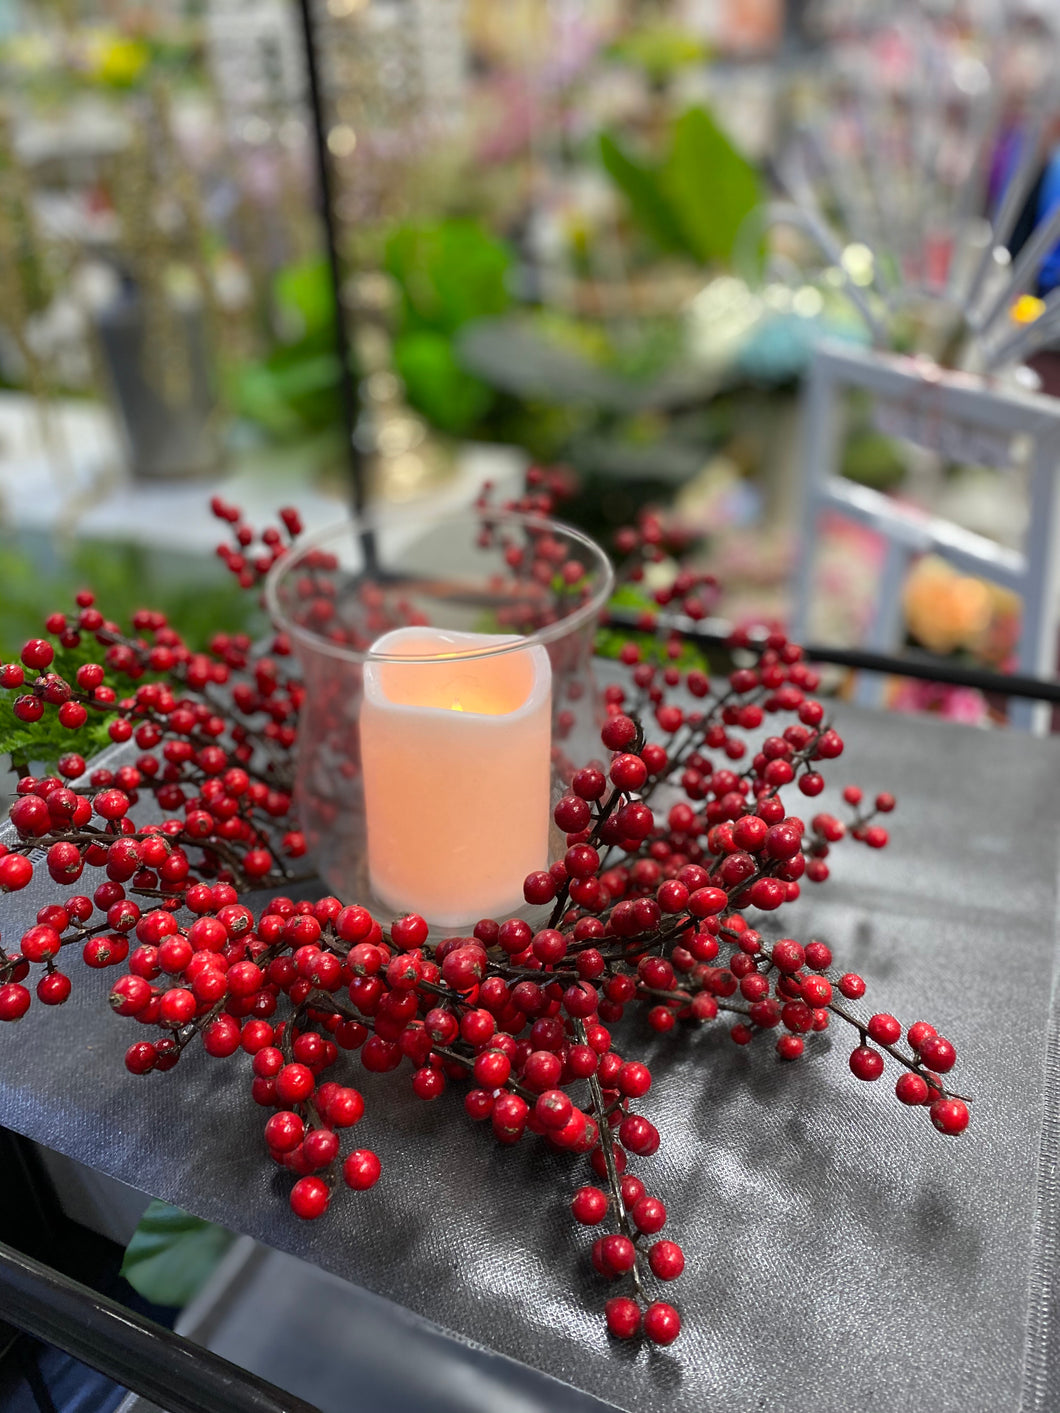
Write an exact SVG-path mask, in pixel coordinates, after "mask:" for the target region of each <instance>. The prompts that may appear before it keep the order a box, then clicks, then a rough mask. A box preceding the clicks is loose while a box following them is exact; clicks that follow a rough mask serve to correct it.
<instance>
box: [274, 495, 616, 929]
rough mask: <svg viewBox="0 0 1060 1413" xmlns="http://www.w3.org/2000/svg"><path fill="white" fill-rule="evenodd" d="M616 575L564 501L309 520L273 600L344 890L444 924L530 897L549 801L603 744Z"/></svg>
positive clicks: (552, 840) (329, 875)
mask: <svg viewBox="0 0 1060 1413" xmlns="http://www.w3.org/2000/svg"><path fill="white" fill-rule="evenodd" d="M613 583H614V575H613V571H612V568H611V564H610V561H609V560H608V558H607V556H606V555H605V554H604V552H603V550H601V549H600V548H599V546H598V545H596V544H594V543H593V541H592V540H590V539H589V538H588V537H587V536H585V535H583V534H581V532H580V531H578V530H575V529H573V528H571V527H570V526H567V525H563V524H561V523H559V522H557V521H554V520H550V519H544V518H540V517H535V516H530V515H522V514H516V513H514V512H508V511H495V510H492V509H478V508H476V509H468V510H465V511H460V512H457V513H454V514H450V515H443V516H430V517H428V516H426V515H423V516H419V517H417V516H416V515H415V514H414V513H409V512H404V513H402V514H400V515H395V516H382V517H379V518H376V519H374V520H365V521H358V522H348V523H345V524H341V525H337V526H334V527H331V528H329V529H327V530H325V531H322V532H320V533H317V534H315V535H310V536H307V537H306V538H305V539H304V540H300V541H299V542H298V543H297V544H296V545H295V546H294V547H293V548H292V550H291V551H290V552H289V553H288V554H287V555H286V556H285V557H284V558H283V559H282V560H281V561H280V562H279V563H277V565H276V566H275V567H274V568H273V570H272V572H271V573H270V575H269V577H268V580H267V582H266V586H265V598H266V604H267V607H268V610H269V613H270V615H271V616H272V618H273V621H274V623H275V624H276V626H277V628H278V629H280V630H281V631H283V632H285V633H286V634H287V635H288V636H289V638H290V641H291V646H292V648H293V650H294V651H295V653H296V654H297V656H298V659H299V662H300V665H301V669H302V678H303V685H304V689H305V700H304V703H303V706H302V710H301V716H300V726H299V738H298V764H297V778H296V787H295V791H296V801H297V807H298V812H299V818H300V821H301V824H302V828H303V829H304V831H305V835H306V840H307V845H308V848H309V852H310V856H311V858H312V860H313V862H314V864H315V865H316V867H317V868H318V870H319V872H320V874H321V876H322V877H323V878H324V880H325V881H326V882H327V884H328V886H329V887H331V888H332V889H333V890H334V891H335V892H336V893H337V894H338V895H339V896H340V897H342V898H343V899H344V900H346V901H355V902H361V903H363V904H364V905H365V906H367V907H374V908H377V909H379V910H380V911H381V913H382V915H383V916H386V915H387V914H388V913H389V914H390V915H391V916H396V915H400V914H401V913H404V912H418V913H420V914H421V915H422V916H424V917H425V918H426V919H427V921H428V923H429V924H430V925H431V927H432V930H434V931H435V932H444V931H448V930H454V929H460V928H461V927H467V926H468V925H470V924H473V923H474V922H476V921H477V920H478V919H480V918H482V917H487V916H488V917H504V916H508V915H511V914H512V913H514V912H517V911H519V909H520V908H521V907H522V905H523V898H522V884H523V879H524V878H525V877H526V875H527V873H530V872H532V871H533V870H535V869H539V868H545V867H547V866H548V862H549V858H550V857H555V856H556V855H557V854H558V853H560V852H562V848H563V844H564V841H563V838H562V836H559V837H554V835H555V831H554V827H553V826H552V825H551V815H552V805H553V804H554V802H555V800H556V799H557V798H558V797H559V795H560V794H561V793H562V792H563V790H564V788H565V785H566V784H567V783H568V782H569V780H570V776H571V773H572V771H573V769H574V768H576V767H577V766H579V765H582V764H584V763H585V761H586V760H588V759H589V758H590V757H593V756H598V755H599V754H600V749H599V736H598V731H599V726H600V722H601V719H602V709H601V704H600V701H599V698H598V693H597V690H596V684H595V681H594V677H593V670H592V658H593V644H594V638H595V631H596V627H597V624H598V621H599V618H600V615H601V612H602V610H603V608H604V606H605V605H606V603H607V600H608V598H609V597H610V594H611V590H612V587H613Z"/></svg>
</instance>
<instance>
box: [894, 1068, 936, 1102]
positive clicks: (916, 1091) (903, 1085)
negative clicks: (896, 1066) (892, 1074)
mask: <svg viewBox="0 0 1060 1413" xmlns="http://www.w3.org/2000/svg"><path fill="white" fill-rule="evenodd" d="M894 1092H895V1094H897V1095H898V1098H899V1099H900V1100H901V1101H902V1103H903V1104H926V1103H927V1100H928V1094H929V1091H928V1085H927V1080H925V1079H924V1078H923V1077H922V1076H921V1075H918V1074H913V1073H912V1072H911V1071H910V1072H909V1073H907V1074H903V1075H900V1076H899V1079H898V1083H897V1084H896V1085H895V1086H894Z"/></svg>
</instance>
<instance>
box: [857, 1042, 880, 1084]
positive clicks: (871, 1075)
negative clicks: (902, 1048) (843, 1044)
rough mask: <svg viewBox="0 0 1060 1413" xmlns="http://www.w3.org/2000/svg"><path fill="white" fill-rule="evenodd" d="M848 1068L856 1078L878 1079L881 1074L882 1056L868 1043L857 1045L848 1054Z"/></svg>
mask: <svg viewBox="0 0 1060 1413" xmlns="http://www.w3.org/2000/svg"><path fill="white" fill-rule="evenodd" d="M850 1068H851V1071H852V1072H853V1073H854V1074H855V1075H856V1076H857V1077H858V1079H879V1077H880V1075H881V1074H883V1056H882V1055H881V1054H880V1052H879V1051H878V1050H873V1049H872V1047H871V1046H869V1045H859V1046H858V1048H857V1049H856V1050H854V1051H853V1052H852V1054H851V1056H850Z"/></svg>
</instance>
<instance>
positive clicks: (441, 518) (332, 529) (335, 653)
mask: <svg viewBox="0 0 1060 1413" xmlns="http://www.w3.org/2000/svg"><path fill="white" fill-rule="evenodd" d="M411 510H412V508H411V507H409V509H408V510H403V511H402V512H401V513H400V514H394V515H379V516H361V517H359V518H355V519H354V518H351V519H347V520H343V521H336V522H335V523H333V524H331V525H325V526H323V527H322V528H321V529H319V530H313V531H311V532H310V533H309V534H306V535H300V536H299V537H298V540H297V541H296V542H295V544H294V545H292V546H291V547H290V548H289V549H288V551H287V553H286V554H284V555H283V557H282V558H281V559H279V560H277V561H276V563H275V564H274V565H273V566H272V568H271V569H270V570H269V572H268V574H267V575H266V577H265V586H264V600H265V610H266V612H267V613H268V615H269V618H270V619H271V620H272V622H273V623H274V624H275V625H276V627H277V628H278V629H280V630H281V631H283V632H284V633H287V634H288V635H289V636H290V637H291V638H292V639H295V640H297V641H298V642H300V643H302V644H303V645H304V646H306V647H308V648H311V649H312V651H313V652H315V653H323V654H324V655H326V656H328V657H334V658H338V659H340V660H341V661H343V662H350V663H360V664H364V663H368V662H372V663H388V662H396V663H404V664H409V663H431V662H435V661H437V654H432V653H425V654H423V655H413V654H404V653H377V652H374V651H373V650H372V649H371V648H367V649H365V650H363V651H362V650H360V649H357V648H351V647H349V646H348V645H346V644H343V643H334V642H331V641H330V640H329V639H328V638H327V637H325V636H324V634H322V633H318V632H315V631H314V630H313V629H311V628H306V627H305V626H304V625H303V624H300V623H296V622H295V621H294V620H293V619H292V618H291V617H290V616H289V615H288V614H287V612H286V611H285V610H284V608H283V607H282V605H281V603H280V597H279V585H280V583H281V582H282V581H283V580H284V579H285V578H286V577H287V575H288V574H290V573H292V572H293V571H294V570H295V569H296V567H297V564H298V562H299V560H300V559H301V558H303V557H304V555H305V554H307V553H309V552H310V551H312V550H314V549H319V548H320V547H321V545H322V544H326V543H327V542H328V541H329V540H331V539H333V538H334V537H336V536H337V535H339V534H340V533H344V534H348V535H350V536H351V537H354V538H355V537H356V536H357V535H359V534H360V533H361V532H362V531H364V530H366V529H385V528H389V527H391V526H395V525H400V524H401V522H402V520H404V519H407V518H408V517H409V515H410V513H411ZM470 514H471V512H470V510H454V511H449V512H446V513H443V514H441V515H438V516H435V517H432V519H431V525H432V527H433V526H437V525H444V524H445V523H446V522H447V521H455V520H466V519H468V518H469V515H470ZM482 519H483V520H488V521H489V522H490V523H491V524H497V523H500V522H503V523H505V524H508V525H516V526H523V527H525V528H528V529H541V530H550V531H554V532H559V533H560V534H563V535H565V536H568V537H569V538H570V539H572V540H575V541H577V543H579V544H580V545H582V546H583V547H584V548H585V549H587V550H589V551H590V553H591V554H592V556H593V558H594V560H595V561H596V562H597V565H598V568H599V570H600V583H599V584H598V585H597V587H596V588H595V590H594V591H593V593H592V594H591V595H590V596H589V598H588V599H586V600H585V602H584V603H581V604H579V605H578V607H577V608H575V609H574V610H573V611H572V612H570V613H568V614H566V615H565V616H564V617H563V618H560V619H559V620H558V621H557V622H555V623H549V624H546V625H545V627H544V628H538V629H535V631H534V632H533V633H527V634H526V635H525V636H523V637H515V638H514V639H513V640H512V641H511V642H506V643H494V644H491V645H490V646H489V647H484V648H477V649H473V650H470V651H468V652H467V653H461V654H460V657H461V658H463V659H465V660H468V661H474V660H476V659H482V658H492V657H501V656H503V655H504V654H506V653H511V652H521V651H525V649H526V648H527V647H528V646H533V645H535V644H538V643H540V644H547V643H551V642H555V641H557V640H558V639H562V638H566V637H568V636H569V635H570V634H571V633H573V632H576V631H577V630H578V629H580V628H581V627H583V626H584V625H585V624H586V623H588V622H590V621H591V620H592V619H594V618H598V617H599V616H600V613H601V611H602V609H603V608H604V606H605V604H606V603H607V601H608V599H610V597H611V594H612V592H613V590H614V586H615V570H614V565H613V564H612V563H611V560H610V557H609V556H608V554H607V551H606V550H605V549H604V548H603V546H602V545H599V544H597V542H596V541H595V540H594V539H593V538H592V536H591V535H587V534H586V533H585V532H584V530H579V529H578V528H577V526H575V525H569V524H567V522H566V521H564V520H558V519H556V518H555V517H553V516H550V515H530V514H526V513H525V512H523V511H516V510H492V509H488V508H487V509H484V510H483V512H482Z"/></svg>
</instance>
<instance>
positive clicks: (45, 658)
mask: <svg viewBox="0 0 1060 1413" xmlns="http://www.w3.org/2000/svg"><path fill="white" fill-rule="evenodd" d="M54 657H55V649H54V648H53V647H52V645H51V643H49V642H47V641H46V640H45V639H44V638H31V639H30V640H29V642H28V643H27V644H26V646H25V647H24V648H23V649H22V661H23V662H24V663H25V664H26V666H27V667H33V668H36V670H37V671H38V672H40V671H41V670H42V669H43V668H45V667H49V666H50V665H51V662H52V659H53V658H54Z"/></svg>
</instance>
